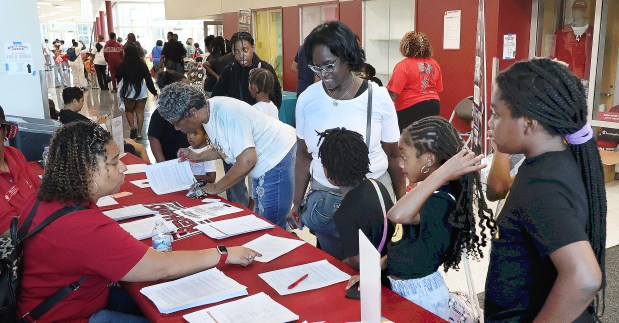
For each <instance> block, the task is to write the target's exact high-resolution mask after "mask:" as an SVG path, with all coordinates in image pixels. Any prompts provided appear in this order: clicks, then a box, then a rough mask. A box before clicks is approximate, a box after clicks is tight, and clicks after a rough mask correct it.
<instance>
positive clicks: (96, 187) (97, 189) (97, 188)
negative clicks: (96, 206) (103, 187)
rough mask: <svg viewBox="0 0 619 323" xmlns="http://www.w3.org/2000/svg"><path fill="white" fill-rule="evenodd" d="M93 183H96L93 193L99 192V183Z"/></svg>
mask: <svg viewBox="0 0 619 323" xmlns="http://www.w3.org/2000/svg"><path fill="white" fill-rule="evenodd" d="M92 183H93V184H95V191H94V192H93V193H97V192H99V185H98V184H97V182H95V181H92Z"/></svg>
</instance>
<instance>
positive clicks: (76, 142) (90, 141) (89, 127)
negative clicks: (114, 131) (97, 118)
mask: <svg viewBox="0 0 619 323" xmlns="http://www.w3.org/2000/svg"><path fill="white" fill-rule="evenodd" d="M110 141H112V135H111V134H110V133H109V132H107V131H106V130H105V129H103V128H101V127H100V126H99V125H97V124H96V123H94V122H90V121H76V122H71V123H68V124H66V125H64V126H62V127H61V128H60V129H58V131H56V133H54V135H53V136H52V140H51V143H50V146H49V155H48V156H47V162H46V164H45V173H44V174H43V179H42V181H41V187H40V188H39V193H38V196H37V198H38V199H39V200H40V201H44V202H51V201H59V202H61V203H64V204H83V203H89V202H92V201H90V195H91V194H90V189H89V183H90V182H91V178H92V174H93V172H94V171H95V169H96V168H97V163H98V162H99V158H103V159H107V156H106V150H105V145H106V144H107V143H109V142H110Z"/></svg>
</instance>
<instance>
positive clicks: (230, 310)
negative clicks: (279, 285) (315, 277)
mask: <svg viewBox="0 0 619 323" xmlns="http://www.w3.org/2000/svg"><path fill="white" fill-rule="evenodd" d="M183 318H184V319H185V320H187V322H189V323H272V322H278V323H279V322H292V321H296V320H298V319H299V316H298V315H296V314H294V313H293V312H291V311H290V310H289V309H287V308H286V307H284V306H283V305H281V304H279V303H278V302H276V301H274V300H273V299H272V298H271V297H269V295H267V294H265V293H258V294H256V295H252V296H247V297H244V298H241V299H239V300H236V301H233V302H229V303H226V304H221V305H217V306H213V307H209V308H206V309H203V310H201V311H197V312H194V313H191V314H187V315H184V316H183Z"/></svg>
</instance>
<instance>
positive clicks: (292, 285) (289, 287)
mask: <svg viewBox="0 0 619 323" xmlns="http://www.w3.org/2000/svg"><path fill="white" fill-rule="evenodd" d="M307 276H309V274H305V275H303V276H302V277H301V278H299V279H297V280H296V281H295V282H294V283H292V284H290V286H288V289H293V288H295V287H297V285H299V283H301V282H302V281H304V280H305V278H307Z"/></svg>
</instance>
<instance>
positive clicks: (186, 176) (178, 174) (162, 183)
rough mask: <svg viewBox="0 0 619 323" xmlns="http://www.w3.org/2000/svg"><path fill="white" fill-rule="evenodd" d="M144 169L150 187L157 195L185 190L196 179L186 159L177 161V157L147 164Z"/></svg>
mask: <svg viewBox="0 0 619 323" xmlns="http://www.w3.org/2000/svg"><path fill="white" fill-rule="evenodd" d="M144 170H145V171H146V178H148V183H149V184H150V187H151V188H152V189H153V191H154V192H155V193H157V195H161V194H168V193H172V192H178V191H183V190H187V189H189V187H190V186H191V184H193V183H195V181H196V178H195V177H194V176H193V173H192V172H191V167H190V166H189V162H188V161H184V162H182V163H179V162H178V159H173V160H168V161H165V162H163V163H156V164H153V165H148V166H146V167H145V168H144Z"/></svg>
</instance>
